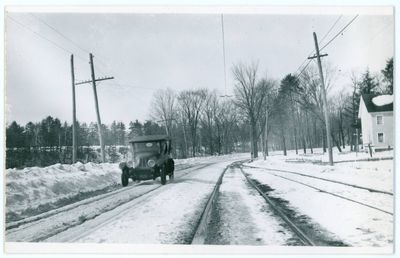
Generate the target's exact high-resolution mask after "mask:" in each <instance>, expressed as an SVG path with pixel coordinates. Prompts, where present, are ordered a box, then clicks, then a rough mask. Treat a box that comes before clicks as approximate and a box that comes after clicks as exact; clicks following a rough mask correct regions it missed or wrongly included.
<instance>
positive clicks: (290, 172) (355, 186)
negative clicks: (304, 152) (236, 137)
mask: <svg viewBox="0 0 400 258" xmlns="http://www.w3.org/2000/svg"><path fill="white" fill-rule="evenodd" d="M244 166H245V167H249V168H257V169H263V170H268V171H277V172H281V173H288V174H295V175H299V176H304V177H309V178H314V179H319V180H322V181H327V182H331V183H336V184H341V185H346V186H351V187H354V188H359V189H363V190H367V191H369V192H372V193H381V194H387V195H393V193H391V192H388V191H383V190H378V189H373V188H369V187H364V186H359V185H355V184H349V183H346V182H341V181H337V180H333V179H328V178H322V177H317V176H312V175H307V174H303V173H299V172H294V171H289V170H283V169H273V168H262V167H256V166H250V165H244Z"/></svg>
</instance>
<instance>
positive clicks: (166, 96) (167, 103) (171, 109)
mask: <svg viewBox="0 0 400 258" xmlns="http://www.w3.org/2000/svg"><path fill="white" fill-rule="evenodd" d="M175 98H176V97H175V93H174V91H173V90H171V89H169V88H168V89H165V90H158V91H156V92H155V93H154V95H153V102H152V104H151V113H152V116H153V118H155V119H156V120H158V121H159V122H162V123H163V124H164V126H165V130H166V133H167V135H169V136H170V135H171V128H172V122H173V120H174V119H175V116H176V110H175Z"/></svg>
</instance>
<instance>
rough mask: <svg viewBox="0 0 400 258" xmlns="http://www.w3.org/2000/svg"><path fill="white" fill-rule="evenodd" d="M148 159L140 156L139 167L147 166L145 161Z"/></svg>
mask: <svg viewBox="0 0 400 258" xmlns="http://www.w3.org/2000/svg"><path fill="white" fill-rule="evenodd" d="M148 160H149V159H148V158H140V160H139V167H148V166H147V161H148Z"/></svg>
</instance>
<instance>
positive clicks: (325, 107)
mask: <svg viewBox="0 0 400 258" xmlns="http://www.w3.org/2000/svg"><path fill="white" fill-rule="evenodd" d="M313 36H314V43H315V52H316V55H315V56H312V57H309V58H308V59H313V58H317V61H318V70H319V77H320V78H321V91H322V104H323V111H324V118H325V128H326V141H327V144H328V154H329V165H331V166H333V155H332V143H331V127H330V122H329V114H328V102H327V100H326V91H325V81H324V74H323V72H322V66H321V57H323V56H327V54H324V55H320V54H319V47H318V40H317V34H316V33H315V32H313Z"/></svg>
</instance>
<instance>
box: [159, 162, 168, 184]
mask: <svg viewBox="0 0 400 258" xmlns="http://www.w3.org/2000/svg"><path fill="white" fill-rule="evenodd" d="M160 178H161V184H162V185H165V184H166V183H167V174H166V168H165V166H162V167H161V168H160Z"/></svg>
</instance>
